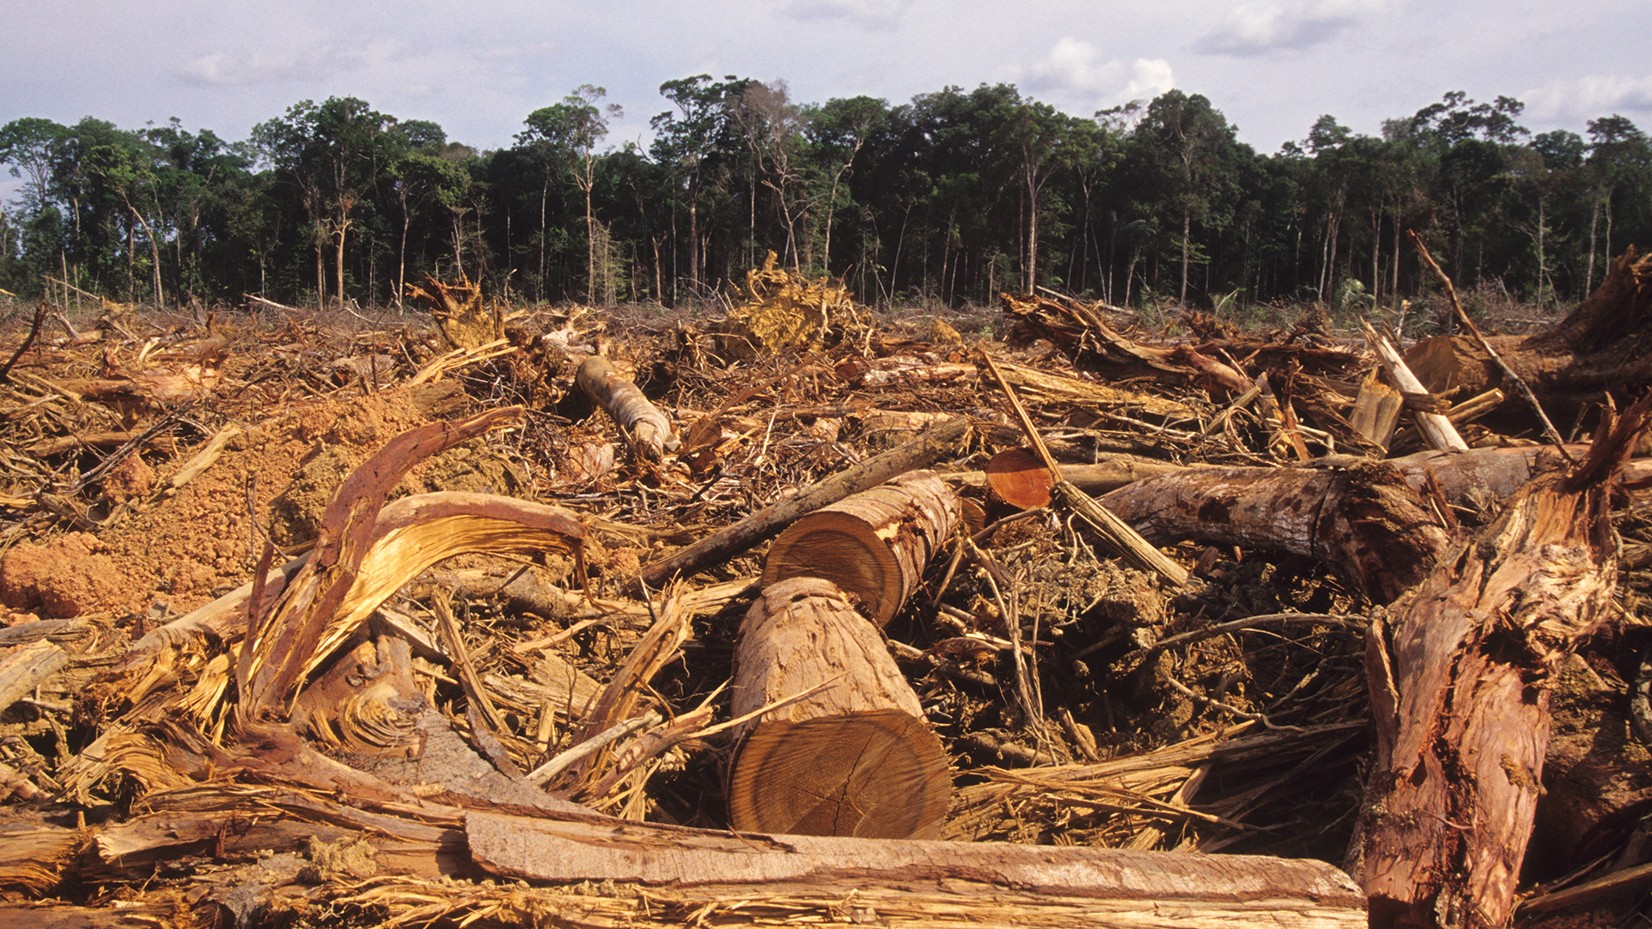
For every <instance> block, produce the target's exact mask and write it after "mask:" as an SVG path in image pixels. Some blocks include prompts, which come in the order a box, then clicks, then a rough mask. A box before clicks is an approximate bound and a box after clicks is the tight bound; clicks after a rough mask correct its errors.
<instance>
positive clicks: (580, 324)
mask: <svg viewBox="0 0 1652 929" xmlns="http://www.w3.org/2000/svg"><path fill="white" fill-rule="evenodd" d="M1441 276H1442V277H1444V273H1443V270H1442V271H1441ZM1648 280H1652V264H1649V263H1648V261H1647V260H1646V259H1642V258H1640V257H1638V255H1637V254H1636V253H1633V252H1631V253H1629V254H1626V255H1625V256H1624V257H1623V258H1621V259H1620V260H1619V261H1618V262H1616V263H1614V266H1613V269H1612V274H1611V275H1610V276H1609V277H1608V279H1607V282H1606V284H1605V285H1604V286H1603V287H1602V288H1601V290H1600V291H1599V292H1597V293H1596V294H1595V295H1594V296H1593V297H1591V298H1590V300H1589V301H1588V302H1587V303H1585V304H1584V305H1583V306H1581V307H1579V308H1578V309H1577V310H1576V311H1574V312H1573V313H1572V314H1571V315H1570V316H1569V317H1567V319H1566V320H1565V321H1564V322H1562V323H1561V324H1560V325H1558V326H1556V327H1554V328H1553V329H1551V330H1550V331H1548V332H1544V333H1538V334H1536V335H1532V336H1526V337H1520V339H1519V341H1509V340H1508V339H1509V337H1503V336H1496V335H1491V336H1485V337H1483V338H1475V339H1469V340H1464V339H1460V338H1459V339H1444V338H1442V339H1441V340H1437V341H1436V342H1435V343H1433V345H1432V347H1430V346H1428V345H1424V346H1411V347H1410V350H1409V351H1407V350H1406V348H1407V346H1406V343H1405V340H1404V339H1402V338H1400V337H1399V335H1398V334H1396V333H1394V332H1392V331H1389V330H1386V329H1383V327H1382V325H1381V323H1382V320H1381V319H1380V318H1379V319H1373V320H1371V321H1369V324H1366V321H1363V320H1357V319H1353V318H1339V319H1336V320H1334V321H1333V320H1332V319H1331V318H1330V316H1329V315H1328V314H1327V313H1326V312H1325V311H1324V310H1323V308H1319V309H1317V310H1316V311H1314V312H1308V313H1306V314H1305V315H1304V316H1303V318H1302V319H1301V320H1300V321H1299V322H1297V323H1296V324H1295V325H1293V326H1290V327H1289V328H1287V329H1281V330H1280V331H1277V332H1251V333H1247V332H1240V331H1237V330H1236V329H1235V328H1234V327H1233V326H1232V325H1231V323H1229V322H1228V321H1225V320H1222V319H1218V318H1216V317H1214V316H1211V315H1206V314H1190V315H1187V316H1185V317H1183V318H1181V319H1179V320H1177V321H1176V322H1174V323H1172V324H1171V325H1172V327H1173V328H1172V329H1170V330H1166V331H1157V332H1155V331H1148V330H1145V329H1143V327H1142V325H1141V322H1142V320H1141V317H1140V316H1139V315H1138V314H1135V313H1133V312H1131V311H1128V310H1124V309H1120V308H1117V307H1110V306H1107V305H1105V304H1101V303H1093V302H1086V301H1082V300H1078V299H1074V298H1069V297H1065V296H1062V295H1060V294H1056V293H1054V292H1051V291H1040V292H1039V293H1038V294H1037V295H1035V296H1030V297H1021V296H1013V297H1012V296H1005V297H1004V298H1003V300H1002V310H1003V315H1002V319H1001V320H1000V322H1001V323H1002V325H1001V326H999V327H997V328H999V329H1000V330H1002V334H1003V336H1004V338H1003V339H1002V341H1000V340H999V339H996V338H989V337H987V335H986V333H988V332H990V331H992V330H993V329H994V326H993V325H991V324H990V323H991V322H992V321H990V320H986V319H984V318H981V317H979V316H976V317H971V316H969V315H968V314H966V313H962V312H960V311H955V310H952V309H947V308H939V309H933V310H929V311H926V315H925V316H924V317H923V318H922V319H921V320H915V319H902V318H898V317H893V318H891V317H886V318H880V317H879V316H878V314H875V313H873V312H872V311H870V310H867V309H865V308H859V307H855V306H854V305H853V304H852V303H851V302H849V300H848V298H847V296H846V295H845V294H844V292H843V291H842V290H841V288H838V287H837V286H836V285H834V284H833V283H832V282H831V281H829V280H815V279H809V278H807V277H805V276H803V275H801V274H799V273H798V272H797V271H796V270H795V269H794V270H787V269H783V268H780V267H778V266H777V263H776V262H775V261H774V260H773V259H772V257H771V260H770V261H769V262H768V264H766V265H765V266H764V267H762V268H759V269H753V270H752V271H750V272H749V274H747V276H746V277H745V281H744V287H743V289H742V290H740V291H739V292H736V293H733V294H731V295H729V296H728V299H726V300H725V303H724V305H725V306H728V307H730V308H731V311H730V312H729V313H728V314H727V315H726V316H725V317H723V318H721V319H716V320H709V319H708V320H704V321H702V320H696V319H693V318H689V317H686V316H685V317H682V318H677V319H674V320H672V321H671V322H670V323H669V324H668V325H661V324H660V319H661V318H662V317H661V314H660V311H659V309H658V308H650V309H637V308H623V307H621V308H606V309H603V310H601V311H600V312H596V311H592V310H590V309H588V308H573V309H571V310H570V309H566V308H564V309H556V310H553V309H551V308H549V307H538V308H532V309H512V308H510V307H507V306H506V305H505V304H504V303H503V302H501V301H498V300H495V299H491V296H490V295H489V294H486V293H484V292H483V289H482V287H481V286H479V285H477V284H475V283H472V282H470V281H468V280H460V281H458V282H440V281H430V282H428V283H427V284H426V285H425V286H423V287H419V288H410V291H409V293H410V295H411V296H413V297H414V298H415V301H416V302H418V303H420V305H421V306H422V307H423V308H424V309H426V310H428V311H429V314H430V315H429V318H428V319H427V320H423V321H418V320H415V318H413V317H402V318H399V320H398V321H399V322H400V323H401V324H402V325H400V326H398V328H396V329H392V330H374V329H370V328H364V327H363V325H362V324H363V323H364V322H365V317H364V316H354V315H352V317H351V318H350V319H349V320H344V319H342V318H339V319H332V320H329V319H326V318H317V317H313V316H311V315H309V314H305V313H304V312H303V311H300V310H296V309H294V308H291V307H281V306H277V305H272V304H269V303H268V302H267V301H261V300H258V299H254V298H249V300H250V303H249V306H248V307H247V308H246V312H236V311H219V312H217V313H215V314H214V315H213V316H212V317H211V321H210V323H209V326H210V331H206V332H198V331H196V329H195V328H194V327H192V326H191V325H189V324H188V323H187V322H182V321H180V319H179V318H177V317H173V316H169V315H161V314H155V315H154V317H153V318H150V316H148V315H146V314H145V313H144V312H142V311H139V310H135V309H133V308H130V307H124V306H122V307H113V306H111V307H109V308H107V312H104V313H103V314H102V315H101V316H100V318H98V319H97V320H96V321H95V322H93V321H91V320H82V319H76V320H70V319H68V317H67V316H66V315H64V312H63V311H60V310H59V309H58V308H55V307H50V306H43V307H42V308H40V309H39V310H38V311H36V312H34V313H33V314H23V315H16V314H14V316H13V317H11V318H9V319H10V323H9V324H6V323H0V463H3V465H4V468H3V469H0V474H3V475H4V476H3V477H0V889H3V890H4V892H5V897H4V900H3V901H0V924H6V925H10V924H12V923H16V924H18V925H43V926H66V927H67V926H115V925H128V924H130V925H179V926H190V927H194V926H206V925H235V926H240V927H244V929H265V927H269V929H275V927H290V929H319V927H321V926H327V925H383V926H389V927H402V926H409V927H410V926H432V927H437V926H439V927H496V929H505V927H509V926H517V925H527V924H533V925H541V924H542V925H557V926H568V927H580V929H582V927H614V926H660V927H664V926H679V925H698V926H734V925H743V926H777V927H778V926H794V925H801V924H817V923H819V924H827V923H831V924H839V923H857V924H870V925H886V926H911V927H914V929H916V927H936V926H941V927H964V926H980V925H1018V926H1062V927H1067V926H1072V927H1077V926H1085V927H1103V929H1149V927H1152V929H1168V927H1171V926H1176V927H1183V926H1191V927H1218V926H1249V925H1270V926H1284V927H1303V929H1307V927H1354V926H1377V927H1384V929H1388V927H1393V929H1402V927H1404V929H1411V927H1429V929H1433V927H1447V929H1494V927H1496V929H1501V927H1504V926H1509V925H1515V926H1520V927H1522V929H1525V927H1528V926H1529V927H1531V929H1539V927H1540V926H1543V927H1549V929H1552V926H1553V925H1554V924H1553V923H1544V922H1543V920H1545V919H1552V918H1554V917H1556V916H1558V917H1560V918H1562V919H1574V918H1575V919H1578V920H1581V921H1580V922H1578V923H1577V925H1585V924H1587V925H1600V926H1606V925H1613V926H1617V925H1631V924H1633V920H1635V919H1639V918H1643V917H1644V915H1645V912H1646V911H1645V908H1644V900H1645V899H1647V897H1646V895H1647V893H1648V892H1649V890H1652V843H1648V842H1647V841H1646V840H1645V835H1644V825H1637V824H1642V823H1644V816H1645V811H1646V810H1647V809H1652V774H1648V773H1647V772H1649V771H1652V657H1647V656H1649V655H1652V640H1649V639H1648V637H1647V630H1648V629H1652V613H1649V608H1648V606H1647V604H1648V603H1652V555H1649V554H1648V553H1652V460H1649V459H1647V458H1646V455H1647V451H1648V447H1647V444H1646V442H1647V438H1646V433H1647V428H1646V420H1647V410H1648V405H1649V404H1652V400H1647V399H1642V397H1643V394H1644V390H1645V388H1646V387H1647V386H1648V381H1652V378H1648V377H1644V376H1642V374H1643V372H1644V369H1645V360H1644V357H1643V356H1642V355H1641V354H1637V351H1638V349H1637V346H1644V345H1652V342H1648V341H1647V339H1648V338H1652V336H1649V335H1648V331H1649V330H1648V322H1649V320H1652V312H1648V310H1647V307H1648V306H1649V305H1652V304H1649V302H1648V297H1647V294H1648V293H1649V292H1652V287H1649V286H1648V283H1647V282H1648ZM1446 283H1447V284H1449V278H1446ZM1379 315H1380V314H1379ZM31 316H32V319H31V318H30V317H31ZM51 319H59V320H61V321H62V322H63V323H64V326H63V327H62V328H63V329H64V331H66V332H68V333H69V336H68V337H62V336H60V335H57V330H56V329H51V328H49V327H48V326H46V325H45V324H46V322H47V321H49V320H51ZM1333 323H1334V326H1335V328H1333ZM346 327H348V328H346ZM702 327H703V328H702ZM1470 328H1471V329H1472V328H1473V326H1472V325H1471V324H1470ZM1379 330H1382V331H1379ZM960 333H971V335H967V336H966V335H961V334H960ZM1488 346H1489V348H1488ZM1488 351H1490V352H1491V353H1492V354H1493V355H1495V356H1496V357H1497V358H1501V359H1502V360H1503V366H1502V367H1498V366H1497V364H1496V363H1495V361H1494V359H1493V358H1492V357H1490V356H1488V355H1487V352H1488ZM1465 359H1466V360H1465ZM1603 360H1604V362H1609V363H1610V368H1609V369H1602V371H1603V372H1605V373H1604V374H1603V373H1601V372H1594V373H1591V372H1590V370H1587V369H1586V368H1587V366H1588V365H1592V364H1595V363H1597V362H1602V361H1603ZM1453 364H1455V365H1456V366H1455V367H1453ZM1516 381H1518V382H1519V383H1515V382H1516ZM1517 393H1518V394H1519V395H1520V398H1521V399H1520V400H1519V402H1516V403H1510V402H1508V401H1507V400H1505V399H1504V396H1505V394H1508V395H1509V396H1514V395H1515V394H1517ZM1619 410H1623V413H1622V415H1619V414H1618V411H1619ZM1536 411H1546V412H1547V413H1548V414H1559V415H1558V417H1557V418H1556V420H1555V422H1558V423H1560V424H1561V426H1562V431H1564V430H1565V428H1566V427H1570V434H1569V435H1567V436H1566V439H1567V441H1566V442H1564V443H1562V442H1560V441H1558V438H1557V437H1556V436H1555V435H1554V434H1553V431H1552V430H1547V433H1548V435H1547V439H1546V440H1545V439H1544V438H1543V437H1544V436H1545V433H1546V430H1545V428H1544V427H1543V425H1542V424H1541V422H1539V421H1538V419H1537V417H1536V416H1535V412H1536ZM679 424H681V425H680V426H679ZM616 450H618V451H616ZM1551 734H1552V738H1551ZM1291 859H1294V860H1291ZM1343 866H1346V867H1347V868H1348V870H1347V871H1344V870H1342V867H1343ZM1637 907H1639V908H1640V909H1639V910H1638V911H1637Z"/></svg>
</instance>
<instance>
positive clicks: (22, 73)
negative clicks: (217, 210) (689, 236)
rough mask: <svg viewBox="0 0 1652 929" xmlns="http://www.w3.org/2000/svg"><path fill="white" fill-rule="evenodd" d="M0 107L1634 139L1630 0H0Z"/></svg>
mask: <svg viewBox="0 0 1652 929" xmlns="http://www.w3.org/2000/svg"><path fill="white" fill-rule="evenodd" d="M0 22H3V23H5V25H6V28H5V30H4V35H5V37H4V38H0V123H4V122H6V121H9V120H11V119H14V118H16V117H19V116H44V117H47V118H50V119H55V120H57V121H60V122H73V121H75V120H78V119H79V118H80V117H82V116H88V115H90V116H97V117H100V118H103V119H108V120H110V121H112V122H114V123H115V124H117V125H119V126H122V127H124V128H138V127H141V126H143V125H144V124H145V123H147V122H151V121H153V122H157V123H160V122H164V121H166V120H167V119H168V118H169V117H173V116H176V117H178V118H180V119H181V120H182V122H183V124H184V125H185V127H187V128H191V129H196V128H208V129H212V130H214V131H216V132H218V133H219V134H220V135H222V136H225V137H227V138H231V139H241V138H245V137H246V135H247V132H248V130H249V129H250V128H251V126H252V125H253V124H254V123H256V122H259V121H261V120H264V119H268V118H270V117H273V116H277V115H280V114H281V113H282V112H283V111H284V110H285V109H286V108H287V107H288V106H289V105H291V104H292V103H294V102H297V101H299V100H302V99H317V100H319V99H323V98H325V97H328V96H343V95H351V96H356V97H361V98H363V99H365V100H367V101H368V102H369V103H371V104H372V105H373V106H374V107H376V108H378V109H380V110H382V111H384V112H388V113H390V114H392V115H395V116H397V117H399V118H403V119H415V118H416V119H429V120H434V121H436V122H438V123H440V124H441V125H442V126H443V127H444V128H445V129H446V130H447V132H448V135H449V137H450V138H452V139H454V140H456V141H461V142H465V143H468V144H471V145H474V146H477V147H479V148H497V147H501V146H506V145H509V144H511V141H512V136H513V135H514V134H515V133H516V132H518V131H519V130H520V129H521V128H522V120H523V118H524V117H526V116H527V114H528V113H529V112H531V111H532V110H534V109H535V108H537V107H540V106H543V105H545V104H547V103H552V102H555V101H557V100H559V99H561V98H562V97H563V96H564V95H566V94H567V93H568V92H569V91H571V90H572V89H574V88H575V87H577V86H578V85H580V84H586V83H590V84H597V85H602V86H604V87H606V88H607V90H608V98H607V102H610V103H617V104H619V105H620V106H622V107H623V108H624V111H625V116H624V118H623V119H622V120H620V121H618V122H616V123H615V124H614V126H613V132H612V134H611V136H610V142H612V143H620V142H624V141H630V140H641V139H644V138H645V137H646V134H647V127H648V119H649V117H651V116H653V115H654V114H656V113H659V112H661V111H663V110H665V109H667V108H668V103H667V101H665V100H664V99H663V98H662V97H660V96H659V93H658V88H659V85H660V83H661V82H663V81H666V80H671V79H674V78H680V77H687V76H690V75H693V74H698V73H710V74H713V75H717V76H721V75H725V74H734V75H738V76H741V77H751V78H756V79H759V80H763V81H772V80H784V81H785V82H786V83H787V84H788V86H789V88H790V92H791V96H792V99H793V100H794V101H800V102H820V101H824V100H826V99H829V98H831V97H839V96H852V95H856V94H870V95H872V96H878V97H883V98H885V99H887V100H889V101H890V102H892V103H901V102H906V101H907V100H909V99H910V98H911V97H912V96H913V95H915V94H920V93H926V92H930V91H934V90H939V89H941V88H943V87H945V86H948V85H957V86H961V87H964V88H966V89H967V88H972V87H974V86H976V85H977V84H981V83H995V82H999V81H1009V82H1013V83H1015V84H1017V85H1018V86H1019V87H1020V88H1021V89H1022V91H1023V92H1024V93H1026V94H1027V95H1029V96H1032V97H1035V98H1037V99H1040V100H1044V101H1046V102H1049V103H1051V104H1054V105H1056V106H1058V107H1060V108H1061V109H1063V110H1066V111H1067V112H1070V113H1074V114H1079V115H1089V114H1090V113H1092V112H1094V111H1095V110H1097V109H1101V108H1104V107H1108V106H1113V105H1116V104H1120V103H1125V102H1128V101H1130V100H1133V99H1142V100H1146V99H1151V98H1152V97H1153V96H1156V95H1157V94H1159V93H1162V92H1163V91H1165V90H1168V89H1170V88H1172V87H1175V88H1180V89H1182V90H1184V91H1187V92H1189V93H1201V94H1204V95H1205V96H1207V97H1209V98H1210V100H1211V101H1212V103H1213V104H1214V105H1215V106H1216V107H1217V108H1218V109H1220V110H1221V111H1223V112H1224V113H1225V114H1226V115H1227V117H1228V119H1229V120H1230V121H1231V122H1232V123H1233V124H1235V125H1236V126H1237V127H1238V128H1239V135H1240V138H1241V139H1242V140H1243V141H1246V142H1248V143H1250V144H1251V145H1253V146H1255V147H1256V148H1257V149H1259V150H1261V151H1263V152H1273V151H1276V150H1277V149H1278V148H1279V146H1280V144H1281V143H1283V142H1285V141H1287V140H1298V139H1301V138H1302V137H1303V136H1304V135H1305V134H1306V133H1307V130H1308V127H1309V126H1310V125H1312V123H1313V121H1314V119H1315V118H1316V117H1317V116H1319V115H1320V114H1322V113H1330V114H1332V115H1334V116H1335V117H1337V119H1338V120H1340V121H1341V122H1342V123H1344V124H1345V125H1348V126H1349V127H1351V128H1352V129H1353V130H1354V131H1356V132H1360V133H1366V134H1376V133H1378V132H1379V131H1380V128H1381V122H1382V120H1383V119H1386V118H1393V117H1398V116H1404V115H1409V114H1410V113H1413V112H1415V111H1416V110H1418V109H1420V108H1421V107H1423V106H1426V105H1428V104H1430V103H1433V102H1435V101H1437V100H1438V99H1439V98H1440V97H1441V96H1442V95H1443V94H1444V93H1445V92H1446V91H1450V90H1463V91H1465V92H1467V93H1468V95H1469V96H1470V97H1472V98H1474V99H1476V100H1485V101H1489V100H1491V99H1492V98H1494V97H1496V96H1498V95H1500V94H1506V95H1509V96H1513V97H1516V98H1518V99H1520V100H1523V101H1524V102H1525V103H1526V104H1527V110H1526V113H1525V117H1524V120H1523V121H1524V123H1525V124H1526V125H1527V126H1528V127H1529V128H1531V129H1532V130H1533V131H1544V130H1547V129H1556V128H1561V129H1572V130H1574V131H1578V132H1582V131H1583V130H1584V126H1585V123H1586V122H1587V121H1588V120H1589V119H1592V118H1594V117H1598V116H1604V115H1610V114H1613V113H1620V114H1622V115H1624V116H1627V117H1629V118H1630V119H1632V120H1634V121H1635V122H1636V123H1637V124H1638V125H1639V126H1641V128H1643V129H1647V130H1649V131H1652V55H1648V53H1647V52H1648V48H1649V47H1652V33H1649V32H1648V29H1647V27H1646V26H1645V0H1570V2H1566V3H1560V2H1553V0H1551V2H1545V3H1528V2H1522V0H1503V2H1495V3H1494V2H1490V0H1463V2H1456V3H1437V2H1425V0H1261V2H1247V0H1239V2H1237V3H1234V2H1210V0H1153V2H1147V3H1143V2H1140V0H1136V2H1130V3H1111V2H1081V0H1044V2H1040V0H1019V2H1014V3H1011V2H1004V0H995V2H991V3H988V2H981V0H769V2H735V0H674V2H659V0H608V2H604V3H600V4H599V3H589V2H587V3H569V2H562V0H540V2H519V0H471V2H469V3H451V2H448V3H435V2H428V0H407V2H399V3H395V4H389V3H339V2H337V0H284V2H265V0H217V2H213V3H202V2H196V0H150V2H147V3H144V4H115V3H111V2H108V0H103V2H92V0H49V2H48V0H10V2H9V3H8V4H7V5H6V9H5V11H4V12H0Z"/></svg>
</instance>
